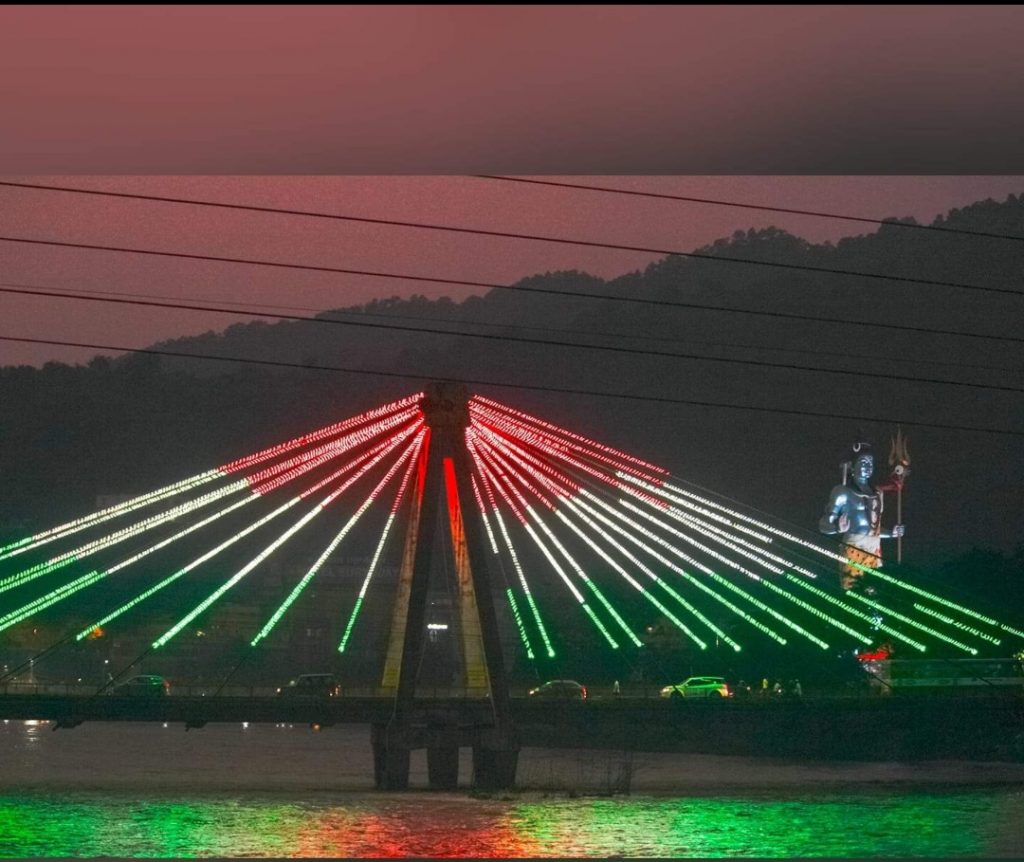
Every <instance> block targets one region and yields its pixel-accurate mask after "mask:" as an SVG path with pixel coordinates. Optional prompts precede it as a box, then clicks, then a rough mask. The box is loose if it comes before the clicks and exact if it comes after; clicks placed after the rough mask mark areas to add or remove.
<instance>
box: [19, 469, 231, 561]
mask: <svg viewBox="0 0 1024 862" xmlns="http://www.w3.org/2000/svg"><path fill="white" fill-rule="evenodd" d="M226 475H227V474H226V473H222V472H221V471H220V470H208V471H207V472H205V473H200V474H199V475H197V476H192V477H190V478H188V479H183V480H181V481H180V482H175V483H174V484H173V485H168V486H167V487H165V488H159V489H157V490H156V491H150V492H149V493H147V494H142V495H141V496H139V497H135V498H133V499H131V500H126V501H125V502H123V503H118V504H116V505H114V506H110V507H108V508H106V509H101V510H100V511H98V512H92V513H90V514H88V515H85V516H83V517H81V518H77V519H76V520H74V521H69V522H68V523H66V524H61V525H60V526H59V527H52V528H51V529H49V530H45V531H43V532H41V533H36V534H35V535H34V536H26V537H25V538H24V539H19V540H18V541H17V542H12V543H11V544H9V545H4V546H3V547H0V560H5V559H7V558H9V557H13V556H16V555H17V554H21V553H24V552H25V551H28V550H32V549H34V548H38V547H40V546H41V545H45V544H48V543H49V542H53V541H56V540H57V539H63V538H64V537H65V536H70V535H71V534H73V533H77V532H79V531H81V530H86V529H89V528H90V527H95V526H97V525H98V524H101V523H103V522H105V521H109V520H112V519H113V518H116V517H119V516H121V515H124V514H127V513H128V512H134V511H135V510H136V509H140V508H142V507H144V506H148V505H150V504H151V503H155V502H157V501H158V500H163V499H166V498H167V497H173V496H175V495H176V494H180V493H182V492H184V491H189V490H191V489H192V488H195V487H197V486H198V485H202V484H204V483H206V482H209V481H211V480H213V479H219V478H223V477H225V476H226Z"/></svg>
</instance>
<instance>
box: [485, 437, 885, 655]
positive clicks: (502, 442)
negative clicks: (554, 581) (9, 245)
mask: <svg viewBox="0 0 1024 862" xmlns="http://www.w3.org/2000/svg"><path fill="white" fill-rule="evenodd" d="M475 427H476V428H477V430H478V432H479V433H481V434H482V435H483V436H484V437H485V438H486V439H487V440H488V441H490V442H491V443H493V444H495V445H497V446H498V447H499V448H501V449H503V450H504V451H506V452H508V448H506V447H510V448H512V449H514V450H516V451H518V452H519V453H521V454H523V455H525V456H526V457H528V458H529V459H530V460H531V461H534V466H538V465H541V464H540V462H539V461H537V460H536V459H535V457H533V456H530V455H529V454H528V453H527V452H526V451H525V450H524V449H523V448H522V446H521V445H519V444H516V443H515V442H514V441H512V440H510V439H508V438H505V439H501V438H498V437H497V436H496V434H495V432H494V431H493V430H492V429H490V428H487V427H486V426H484V425H479V424H478V425H477V426H475ZM517 436H518V435H517ZM522 442H525V441H522ZM548 454H549V456H550V455H552V454H553V453H552V452H551V451H550V450H549V451H548ZM517 460H518V459H517ZM520 463H522V462H520ZM524 466H525V465H524ZM541 466H542V465H541ZM538 475H539V474H538ZM602 478H605V481H606V482H608V483H609V484H611V485H613V486H619V487H622V488H623V490H626V491H627V492H629V493H630V494H631V495H633V496H636V497H638V498H639V499H641V500H643V501H644V502H647V503H649V504H652V505H653V501H652V499H651V498H649V497H645V496H644V495H642V494H640V493H638V492H636V491H635V490H634V489H631V488H628V487H623V486H621V483H618V482H616V481H614V480H612V481H609V479H608V478H607V477H602ZM638 481H639V480H638ZM643 484H645V485H646V484H647V483H643ZM622 502H623V505H626V503H625V501H622ZM659 508H660V507H659ZM637 511H638V512H639V513H640V514H642V515H644V516H645V517H647V514H646V513H644V512H641V511H640V510H637ZM684 517H685V516H684ZM652 520H654V521H655V523H658V524H660V525H661V526H663V527H664V528H666V529H668V530H670V531H671V532H674V533H675V534H676V535H679V536H680V537H682V538H684V539H685V540H686V541H689V542H691V543H693V544H694V545H696V546H697V547H698V548H700V549H701V550H704V551H705V552H706V553H709V554H711V555H712V556H714V557H716V558H717V559H719V560H720V561H722V562H724V563H726V564H727V565H729V566H730V567H731V568H735V569H737V570H738V571H741V572H743V573H744V574H745V575H747V576H748V577H750V578H752V579H754V580H755V581H757V582H759V583H761V584H762V585H763V586H765V587H766V589H768V590H770V591H772V592H775V593H776V594H777V595H779V596H780V597H782V598H785V599H786V600H787V601H789V602H792V603H794V604H796V605H798V606H799V607H801V608H802V609H804V610H805V611H808V612H809V613H811V614H812V615H814V616H816V617H818V618H819V619H822V620H825V621H826V622H828V623H829V624H830V625H832V626H834V627H836V628H838V629H840V630H841V631H843V632H845V633H846V634H849V635H851V636H853V637H854V638H856V639H857V640H860V641H861V642H867V641H869V640H870V639H869V638H867V636H866V635H863V634H862V633H860V632H857V631H855V630H854V629H852V628H850V627H849V626H847V625H845V624H844V623H842V622H841V621H839V620H837V619H835V618H834V617H832V616H831V615H829V614H827V613H825V612H824V611H822V610H821V609H819V608H816V607H814V606H813V605H811V604H809V603H807V602H804V601H803V600H802V599H800V598H798V597H796V596H794V595H792V594H790V593H789V592H787V591H785V590H782V589H780V588H779V587H777V586H776V585H775V584H772V583H771V582H770V581H768V580H766V579H763V578H761V577H760V576H758V575H755V574H754V573H753V572H749V571H748V570H747V569H745V568H743V567H742V566H737V565H736V564H735V563H734V562H733V561H731V560H729V559H727V558H725V557H723V556H722V555H720V554H718V553H717V552H715V551H713V550H712V549H710V548H708V547H707V546H705V545H702V544H701V543H699V542H696V541H695V540H693V539H691V538H690V537H688V536H685V535H684V534H682V533H680V532H679V531H678V530H674V528H672V527H671V526H670V525H668V524H664V523H663V522H662V521H659V520H657V519H653V518H652ZM723 520H724V519H723ZM686 523H687V526H690V527H691V528H695V524H694V522H693V521H689V520H688V521H687V522H686ZM696 523H697V524H699V525H701V526H707V527H710V530H711V531H713V532H709V531H708V530H705V529H698V532H700V533H701V534H702V535H705V536H708V537H709V538H711V539H713V540H715V541H717V542H719V543H721V544H724V545H725V546H726V547H729V548H730V549H732V550H734V551H736V552H738V553H740V554H741V555H744V556H747V557H748V558H750V559H753V560H754V561H755V562H757V563H758V565H761V566H764V567H766V568H768V570H769V571H772V572H775V573H776V574H782V572H783V570H782V569H780V568H778V567H777V566H773V565H772V564H771V563H768V562H766V561H765V560H764V559H763V558H762V554H766V555H767V556H769V557H770V558H774V559H776V560H778V561H780V562H785V563H787V564H788V565H789V566H794V565H795V564H792V563H791V562H790V561H783V560H782V558H779V557H777V556H776V555H772V554H770V552H766V551H764V550H763V549H761V548H757V547H756V546H754V545H751V544H750V543H748V542H746V541H745V540H743V539H742V538H741V537H734V538H736V539H737V541H739V542H740V543H741V544H742V546H743V547H738V546H737V545H735V544H733V543H732V542H728V541H725V540H723V539H722V537H721V535H716V533H720V534H724V535H731V534H728V533H724V531H721V530H719V529H718V528H715V527H714V526H713V525H709V524H707V522H704V521H703V520H701V519H696ZM762 538H764V537H762ZM754 551H757V552H760V553H754ZM676 552H677V553H679V551H678V549H676ZM682 556H683V558H684V559H686V560H687V561H689V562H691V563H693V564H696V565H698V566H699V564H697V563H696V561H695V560H692V558H690V557H688V556H686V555H682ZM796 568H797V569H799V568H800V567H798V566H797V567H796ZM702 570H703V571H704V572H705V573H706V574H708V575H709V576H711V577H713V578H715V579H716V580H719V582H720V583H722V584H723V586H725V587H726V588H727V589H730V590H733V591H734V592H738V593H739V594H740V595H743V596H745V597H746V599H747V600H748V601H751V602H752V603H754V604H755V605H756V606H758V607H761V608H762V609H763V610H765V611H766V612H767V613H769V614H770V615H772V616H774V617H775V618H777V619H780V620H781V621H782V622H784V623H785V624H786V625H787V626H789V627H791V628H794V630H796V631H798V632H799V633H800V634H802V635H803V636H805V637H807V638H808V639H809V640H811V641H812V642H814V643H816V644H817V645H818V646H820V647H822V648H823V649H824V648H826V644H825V642H824V641H822V640H821V639H820V638H818V637H817V636H816V635H814V634H812V633H811V632H808V631H806V630H805V629H803V627H801V626H799V625H798V624H796V623H795V622H794V621H793V620H790V619H789V618H787V617H785V616H784V615H782V614H779V613H778V612H777V611H775V610H774V609H772V608H770V607H768V606H767V605H765V604H764V603H763V602H759V600H757V599H755V598H754V597H752V596H750V595H749V594H748V593H746V592H745V591H742V590H740V589H739V588H738V587H735V586H734V585H732V584H731V583H730V582H728V581H726V580H725V579H722V578H721V577H720V576H719V575H717V573H715V572H712V571H711V570H710V569H707V568H706V567H702ZM803 571H806V570H803ZM808 574H810V575H811V576H812V577H813V573H808Z"/></svg>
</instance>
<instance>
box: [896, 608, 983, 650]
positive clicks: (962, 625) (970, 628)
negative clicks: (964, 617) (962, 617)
mask: <svg viewBox="0 0 1024 862" xmlns="http://www.w3.org/2000/svg"><path fill="white" fill-rule="evenodd" d="M914 608H915V610H919V611H921V613H924V614H928V615H929V616H932V617H935V619H937V620H942V622H944V623H946V624H947V625H951V626H953V627H954V628H958V629H960V630H961V631H965V632H970V634H972V635H974V636H975V637H977V638H981V639H982V640H984V641H988V642H989V643H993V644H996V646H998V645H1000V644H1001V643H1002V641H1001V640H999V638H994V637H992V635H989V634H985V632H983V631H981V630H980V629H976V628H974V627H973V626H969V625H967V624H966V623H962V622H960V621H959V620H955V619H953V618H952V617H947V616H946V615H945V614H940V613H939V612H938V611H937V610H935V609H934V608H929V607H926V606H925V605H919V604H917V603H916V602H915V603H914Z"/></svg>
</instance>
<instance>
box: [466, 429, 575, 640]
mask: <svg viewBox="0 0 1024 862" xmlns="http://www.w3.org/2000/svg"><path fill="white" fill-rule="evenodd" d="M466 445H467V447H468V448H469V451H470V454H471V455H472V456H473V463H474V465H475V467H476V469H477V473H478V474H479V476H480V480H481V482H482V483H483V486H484V492H485V493H486V494H487V498H488V500H489V502H490V504H491V511H492V512H493V513H494V521H495V523H496V524H497V525H498V530H499V532H500V533H501V537H502V539H503V540H504V543H505V548H506V550H507V551H508V555H509V559H511V560H512V568H513V569H514V570H515V573H516V577H517V578H518V579H519V586H520V587H521V588H522V590H523V596H524V597H525V598H526V604H527V606H528V607H529V608H530V613H531V614H532V616H533V621H534V623H535V624H536V626H537V631H538V632H539V633H540V637H541V640H542V641H543V642H544V650H545V652H546V653H547V657H548V658H554V657H555V650H554V648H553V647H552V645H551V638H550V637H549V636H548V631H547V627H546V626H545V625H544V620H543V619H541V615H540V609H539V608H538V607H537V602H536V601H535V600H534V598H533V593H532V592H531V590H530V585H529V583H528V582H527V580H526V573H525V572H524V571H523V567H522V565H521V563H520V562H519V556H518V554H516V549H515V545H513V544H512V537H511V536H510V535H509V532H508V527H506V526H505V519H504V518H502V516H501V510H500V509H499V508H498V503H497V500H496V499H495V497H494V487H493V484H492V482H491V479H490V477H489V476H488V475H487V469H486V466H485V465H484V463H483V460H482V459H481V457H480V452H479V450H478V449H477V448H476V447H475V446H474V445H473V443H472V441H471V440H467V441H466ZM498 491H499V493H501V494H504V490H503V489H502V488H499V489H498ZM520 635H521V637H522V639H523V643H524V645H525V646H526V651H527V655H528V656H529V657H531V658H532V653H533V649H532V647H531V646H530V645H529V643H530V642H529V639H528V638H527V637H526V629H525V627H524V628H523V629H522V630H521V632H520Z"/></svg>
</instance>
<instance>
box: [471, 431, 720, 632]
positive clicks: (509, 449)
mask: <svg viewBox="0 0 1024 862" xmlns="http://www.w3.org/2000/svg"><path fill="white" fill-rule="evenodd" d="M481 430H482V431H486V429H481ZM487 439H488V441H490V443H485V444H484V445H487V446H488V448H489V450H490V451H491V452H492V454H493V455H494V456H495V457H496V458H501V461H502V463H504V464H505V465H506V466H507V467H508V468H509V470H510V472H512V473H513V474H514V475H516V476H517V478H518V479H519V481H520V482H522V483H523V485H524V487H527V488H529V489H530V491H531V492H532V493H533V494H534V495H535V496H536V497H537V498H538V499H540V500H542V501H543V502H545V504H546V505H551V504H550V503H549V502H548V501H547V499H546V498H545V497H544V495H543V494H542V493H541V492H540V491H538V490H537V489H536V488H534V487H533V486H532V484H531V483H529V482H527V481H526V480H525V478H524V476H523V474H522V472H521V471H519V470H517V469H516V468H515V467H512V466H511V465H510V464H509V460H512V461H514V462H515V463H516V464H518V465H519V467H521V468H522V469H524V470H530V471H531V472H532V473H533V475H535V476H536V477H537V479H538V480H539V481H541V483H542V484H544V485H545V487H547V488H548V489H549V490H550V491H552V492H553V493H554V494H555V495H556V496H558V497H559V498H561V499H563V500H564V502H565V503H566V504H567V505H568V506H569V507H570V509H571V511H572V512H573V513H574V514H575V515H576V516H577V517H578V518H580V520H582V521H583V522H584V523H585V524H587V525H589V526H590V527H591V529H593V530H594V531H595V532H597V533H599V534H600V533H601V530H600V529H599V528H598V527H597V526H596V525H595V524H594V522H593V521H591V520H590V518H588V517H587V516H586V515H585V514H584V513H583V512H581V511H580V510H579V509H578V508H576V507H575V506H573V504H572V500H571V499H569V498H568V497H564V498H563V494H564V492H562V491H561V490H560V489H559V488H558V487H557V486H555V485H554V483H552V482H550V481H549V480H548V479H547V478H546V477H544V476H543V475H542V474H541V473H538V472H536V471H535V470H534V469H533V468H531V466H530V465H529V464H527V463H526V461H524V460H523V458H521V457H519V455H517V451H518V452H521V453H522V454H523V455H526V456H527V457H528V458H530V459H531V460H532V456H528V455H527V453H525V452H524V451H523V450H521V449H519V447H517V446H506V445H504V443H502V442H501V441H500V440H499V439H498V438H497V437H496V436H494V435H490V434H488V435H487ZM495 448H498V449H500V450H501V452H502V453H503V454H504V456H505V457H502V456H501V455H499V454H498V453H497V452H495V451H494V450H495ZM552 508H553V510H554V512H555V514H556V516H557V517H558V518H560V519H561V520H562V521H563V523H565V524H566V525H567V526H569V527H570V528H571V529H572V530H573V531H574V532H575V533H576V534H577V535H578V536H579V537H580V538H582V539H583V541H584V542H586V543H587V545H588V546H589V547H590V548H591V549H592V550H594V551H595V552H596V553H597V554H598V555H599V556H600V557H601V558H602V559H604V560H605V561H606V562H607V563H608V564H609V565H611V566H612V567H613V568H614V569H615V570H616V571H617V572H618V573H619V574H620V575H622V576H623V577H624V578H625V579H626V581H627V582H628V583H629V584H630V585H631V586H633V587H634V588H635V589H637V590H639V591H640V592H641V594H642V595H643V596H644V597H645V598H647V599H648V601H650V602H651V603H652V604H654V606H655V607H657V608H658V609H659V610H660V611H662V613H664V614H665V615H666V617H667V618H668V619H669V620H670V621H671V622H672V623H673V624H674V625H676V626H677V627H678V628H679V629H680V630H681V631H683V632H684V633H685V634H686V635H687V636H688V637H690V638H691V639H692V640H693V641H694V642H695V643H696V644H698V645H699V646H700V648H701V649H706V648H707V645H706V644H705V643H704V641H702V640H701V639H700V638H699V637H697V636H696V635H695V634H694V633H693V632H692V631H691V630H690V629H689V628H688V627H687V626H686V625H685V624H684V623H683V622H682V621H681V620H679V619H678V617H676V616H675V614H673V613H672V612H671V611H670V610H669V609H668V608H666V607H665V606H664V605H663V604H662V603H661V602H659V601H658V599H657V598H656V597H655V596H654V595H652V594H651V593H649V592H648V591H647V590H646V589H644V587H643V586H642V585H641V584H639V583H638V582H637V581H636V580H635V579H634V578H633V577H632V576H631V575H630V574H629V573H628V572H626V570H625V569H623V568H622V567H621V566H620V565H619V564H618V563H616V562H615V561H614V560H613V559H612V558H611V557H610V556H609V555H608V554H607V553H605V552H604V551H603V550H602V549H601V548H600V547H599V546H598V545H597V544H596V543H595V542H594V541H593V540H592V539H591V538H590V537H588V536H587V535H586V533H584V532H583V531H582V530H581V529H580V528H579V527H578V526H577V525H576V524H574V523H573V522H572V521H571V520H569V519H568V518H566V516H565V515H564V514H563V513H562V512H561V511H559V510H558V509H557V508H556V507H552ZM549 532H550V531H549ZM604 538H605V539H606V540H607V541H609V542H610V543H611V544H612V545H613V546H614V547H616V548H618V549H619V550H620V552H622V553H623V554H625V555H626V557H627V558H628V559H630V560H631V561H633V562H634V564H635V565H637V566H638V567H639V568H640V569H641V571H643V572H644V573H645V574H647V575H648V576H649V577H650V578H652V579H653V580H654V581H655V582H657V583H660V584H662V586H667V585H665V584H664V582H663V581H661V579H660V578H658V576H657V575H655V574H654V572H652V571H651V570H650V569H649V568H647V567H646V566H644V565H643V564H642V563H641V562H640V561H639V560H637V559H636V557H635V556H633V555H632V554H631V553H630V552H629V551H628V550H626V549H625V548H623V547H622V545H621V544H619V543H618V542H617V541H616V540H615V539H614V538H612V537H610V536H607V535H606V534H605V535H604ZM563 552H564V551H563ZM577 568H578V567H577ZM582 574H583V573H582V572H581V575H582ZM583 577H584V578H585V577H586V576H585V575H583ZM668 589H669V592H670V593H672V595H674V596H675V597H676V598H677V599H678V600H679V601H680V603H681V604H682V605H683V606H684V607H686V608H687V609H688V610H690V611H691V612H693V613H694V614H695V615H696V616H697V617H698V619H701V621H702V622H704V623H706V624H707V625H708V626H709V627H710V628H711V629H712V631H714V632H715V633H716V634H719V635H720V636H722V637H725V639H726V640H727V641H728V642H729V644H730V645H731V646H734V648H736V649H738V648H739V647H738V645H737V644H735V642H734V641H731V640H729V638H728V637H727V636H726V635H725V633H724V632H722V631H721V630H720V629H719V628H718V627H717V626H715V625H714V624H713V623H712V622H711V621H710V620H708V619H707V618H706V617H704V616H703V615H702V614H700V613H699V612H698V611H696V609H695V608H693V606H692V605H690V604H689V603H688V602H686V601H685V599H682V597H680V596H679V595H678V594H677V593H675V592H674V591H672V590H671V588H668ZM634 642H635V641H634Z"/></svg>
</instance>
